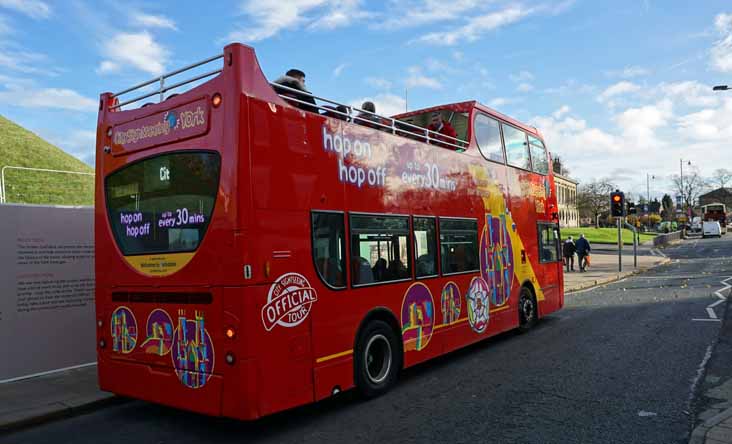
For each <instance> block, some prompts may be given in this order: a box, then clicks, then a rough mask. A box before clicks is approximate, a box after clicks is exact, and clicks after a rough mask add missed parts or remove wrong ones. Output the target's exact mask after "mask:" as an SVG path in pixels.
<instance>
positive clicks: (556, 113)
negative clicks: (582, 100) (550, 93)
mask: <svg viewBox="0 0 732 444" xmlns="http://www.w3.org/2000/svg"><path fill="white" fill-rule="evenodd" d="M571 110H572V109H571V108H570V107H569V106H568V105H562V107H561V108H559V109H558V110H556V111H554V112H553V113H552V117H554V119H556V120H559V119H561V118H562V117H564V116H565V115H567V113H569V112H570V111H571Z"/></svg>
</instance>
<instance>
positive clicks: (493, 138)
mask: <svg viewBox="0 0 732 444" xmlns="http://www.w3.org/2000/svg"><path fill="white" fill-rule="evenodd" d="M474 125H475V141H476V142H477V143H478V149H479V150H480V153H481V154H482V155H483V157H485V158H486V159H488V160H492V161H494V162H499V163H503V162H504V159H503V157H504V156H503V145H502V144H501V130H500V127H499V125H498V121H497V120H495V119H491V118H490V117H488V116H486V115H485V114H480V113H478V114H476V115H475V124H474Z"/></svg>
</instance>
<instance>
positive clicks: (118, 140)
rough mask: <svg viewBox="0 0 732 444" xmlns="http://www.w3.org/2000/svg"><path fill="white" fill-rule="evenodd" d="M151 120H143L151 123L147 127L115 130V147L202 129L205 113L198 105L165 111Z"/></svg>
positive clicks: (204, 122) (204, 123)
mask: <svg viewBox="0 0 732 444" xmlns="http://www.w3.org/2000/svg"><path fill="white" fill-rule="evenodd" d="M161 117H162V118H161ZM151 119H152V121H150V120H145V121H146V122H151V123H150V124H148V125H141V126H139V127H136V128H124V129H118V128H115V131H114V138H113V140H114V143H115V144H117V145H127V144H135V143H138V142H144V141H146V140H148V139H153V138H156V137H161V136H168V135H170V134H171V133H172V132H175V131H180V130H190V129H194V128H198V127H203V126H205V125H206V111H205V109H204V107H203V106H200V105H199V106H196V107H195V109H194V108H191V109H185V110H182V111H181V110H171V111H166V112H164V113H162V114H157V115H155V116H154V117H152V118H151ZM157 119H160V120H157ZM156 120H157V121H156Z"/></svg>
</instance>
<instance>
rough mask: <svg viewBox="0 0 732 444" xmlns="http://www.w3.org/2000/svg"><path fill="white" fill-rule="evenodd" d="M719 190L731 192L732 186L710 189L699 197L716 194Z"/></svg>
mask: <svg viewBox="0 0 732 444" xmlns="http://www.w3.org/2000/svg"><path fill="white" fill-rule="evenodd" d="M720 191H722V192H724V193H726V194H732V188H717V189H716V190H712V191H710V192H708V193H704V194H702V195H700V196H699V197H700V198H702V197H706V196H710V195H712V194H717V193H719V192H720Z"/></svg>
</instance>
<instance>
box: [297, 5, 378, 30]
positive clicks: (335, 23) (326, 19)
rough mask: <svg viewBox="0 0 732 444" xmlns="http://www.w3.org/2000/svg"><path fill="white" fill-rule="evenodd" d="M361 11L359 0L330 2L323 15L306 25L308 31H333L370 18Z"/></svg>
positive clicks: (369, 15) (367, 13) (368, 14)
mask: <svg viewBox="0 0 732 444" xmlns="http://www.w3.org/2000/svg"><path fill="white" fill-rule="evenodd" d="M371 16H372V14H371V13H369V12H366V11H364V10H362V9H361V0H340V1H331V2H330V4H329V5H328V9H327V11H326V12H325V14H324V15H322V16H321V17H319V18H318V19H316V20H315V21H313V22H312V23H311V24H310V25H308V29H335V28H340V27H343V26H348V25H350V24H351V23H353V22H355V21H357V20H362V19H365V18H368V17H371Z"/></svg>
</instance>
